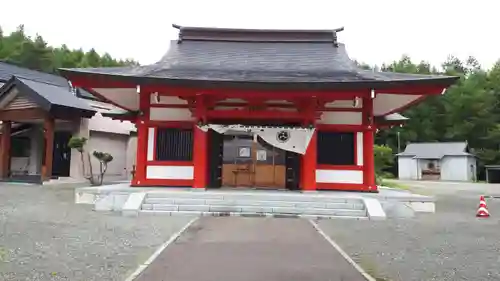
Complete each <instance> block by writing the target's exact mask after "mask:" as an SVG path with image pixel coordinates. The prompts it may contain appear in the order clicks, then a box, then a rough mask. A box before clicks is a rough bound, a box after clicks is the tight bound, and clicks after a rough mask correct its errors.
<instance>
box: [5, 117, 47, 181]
mask: <svg viewBox="0 0 500 281" xmlns="http://www.w3.org/2000/svg"><path fill="white" fill-rule="evenodd" d="M16 136H20V137H21V136H24V137H29V138H30V140H31V144H30V156H29V157H11V158H10V170H11V171H12V173H14V174H29V175H40V174H41V171H42V153H43V151H42V149H43V133H42V129H41V127H40V125H34V128H33V129H30V130H29V131H26V132H24V133H21V134H18V135H16Z"/></svg>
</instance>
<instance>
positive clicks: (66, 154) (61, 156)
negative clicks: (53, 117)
mask: <svg viewBox="0 0 500 281" xmlns="http://www.w3.org/2000/svg"><path fill="white" fill-rule="evenodd" d="M70 138H71V132H55V133H54V150H53V154H52V155H53V158H52V159H53V160H52V161H53V162H52V176H53V177H69V168H70V162H71V149H70V148H69V146H68V142H69V139H70Z"/></svg>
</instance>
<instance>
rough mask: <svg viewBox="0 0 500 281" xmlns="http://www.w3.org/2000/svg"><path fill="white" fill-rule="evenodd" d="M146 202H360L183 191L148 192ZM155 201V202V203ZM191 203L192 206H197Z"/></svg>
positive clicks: (281, 194)
mask: <svg viewBox="0 0 500 281" xmlns="http://www.w3.org/2000/svg"><path fill="white" fill-rule="evenodd" d="M146 199H147V200H153V201H151V202H161V200H162V199H163V200H165V203H166V202H168V201H169V200H180V199H185V200H198V201H197V203H200V202H202V200H223V201H240V200H244V201H259V202H260V201H280V202H314V203H323V202H327V203H359V202H362V200H361V198H359V197H355V196H353V197H346V196H343V197H336V196H334V195H331V196H330V195H325V194H324V193H322V194H317V193H311V194H307V193H298V192H297V193H292V192H279V191H278V192H272V191H269V192H259V191H255V192H238V191H234V192H223V191H220V192H218V191H210V192H204V191H183V192H148V194H147V197H146ZM155 200H156V201H155ZM197 203H195V201H192V204H197Z"/></svg>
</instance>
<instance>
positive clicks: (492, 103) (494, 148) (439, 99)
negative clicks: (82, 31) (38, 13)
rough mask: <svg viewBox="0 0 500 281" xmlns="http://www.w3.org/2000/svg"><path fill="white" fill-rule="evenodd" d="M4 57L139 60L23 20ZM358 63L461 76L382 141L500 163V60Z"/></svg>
mask: <svg viewBox="0 0 500 281" xmlns="http://www.w3.org/2000/svg"><path fill="white" fill-rule="evenodd" d="M0 60H3V61H7V62H11V63H14V64H17V65H19V66H23V67H27V68H30V69H35V70H40V71H44V72H49V73H56V74H57V69H58V68H73V67H109V66H124V65H138V63H137V62H136V61H134V60H132V59H127V60H119V59H115V58H113V57H112V56H111V55H110V54H108V53H105V54H102V55H100V54H98V53H97V52H96V51H95V50H94V49H90V50H89V51H83V50H82V49H72V50H70V49H69V48H68V47H67V46H65V45H62V46H60V47H52V46H49V45H48V44H47V42H45V41H44V39H43V38H42V36H40V35H37V36H35V37H34V38H32V37H30V36H27V35H26V34H25V32H24V27H23V26H22V25H21V26H19V27H18V28H17V30H16V31H14V32H12V33H10V34H8V35H4V34H3V32H2V30H1V28H0ZM358 65H359V66H360V67H363V68H365V69H375V70H381V71H393V72H403V73H415V74H446V75H456V76H459V77H460V80H459V81H458V82H457V83H456V84H455V85H453V86H452V87H450V88H449V89H448V91H447V92H446V94H445V95H439V96H431V97H429V98H427V99H426V100H425V101H423V102H422V103H420V104H418V105H416V106H413V107H411V108H410V109H408V110H406V111H404V112H402V114H403V115H405V116H406V117H408V118H410V119H409V120H408V121H407V123H406V125H404V126H403V127H394V128H391V129H385V130H381V131H379V132H378V133H377V135H376V143H377V144H378V145H386V146H387V147H390V148H391V149H392V151H394V152H397V151H398V135H399V144H400V148H401V150H402V149H404V147H405V145H406V144H407V143H409V142H437V141H467V142H468V143H469V145H470V147H471V149H472V151H473V153H475V154H476V155H477V156H478V158H479V166H480V169H479V171H480V172H481V171H482V169H481V167H482V166H483V165H485V164H500V145H499V140H500V108H499V107H498V105H499V103H500V62H498V63H496V64H495V65H494V66H493V67H492V68H491V69H488V70H487V69H484V68H482V67H481V66H480V64H479V62H478V61H477V60H476V59H475V58H474V57H468V58H466V59H464V60H461V59H459V58H456V57H453V56H450V57H448V58H447V59H446V60H445V61H444V63H443V64H442V65H440V66H439V67H436V66H432V65H430V64H429V63H428V62H425V61H421V62H414V61H412V60H411V58H410V57H409V56H403V57H401V58H400V59H399V60H397V61H394V62H393V63H391V64H383V65H381V66H370V65H367V64H364V63H358ZM480 175H481V174H480Z"/></svg>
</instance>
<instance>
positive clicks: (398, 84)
mask: <svg viewBox="0 0 500 281" xmlns="http://www.w3.org/2000/svg"><path fill="white" fill-rule="evenodd" d="M59 70H60V72H61V75H63V76H64V77H65V78H67V79H68V80H70V81H71V80H74V79H75V78H77V77H87V78H88V79H91V80H94V81H98V82H99V86H92V85H84V86H85V87H92V88H99V87H103V85H105V84H107V83H109V84H112V83H116V82H125V83H130V84H131V85H132V84H133V85H139V84H153V85H172V86H192V85H193V83H196V85H198V87H206V88H210V87H221V88H240V87H247V88H252V89H261V90H262V89H265V88H272V89H276V90H292V89H295V90H320V91H321V90H358V89H359V90H361V89H376V90H381V91H383V90H384V89H385V90H388V89H393V88H403V87H412V86H419V85H420V86H424V85H429V84H431V85H433V86H435V87H437V88H443V89H445V88H448V87H449V86H451V85H452V84H453V83H454V82H455V81H456V80H457V78H458V77H454V76H443V77H438V78H434V77H433V78H429V79H413V80H392V81H376V80H365V81H347V82H338V81H318V82H310V81H291V82H290V81H287V82H273V81H233V80H202V79H172V78H163V77H145V76H132V75H118V74H112V73H100V72H88V71H82V70H81V69H70V68H61V69H59ZM96 85H97V84H96ZM79 86H80V85H79ZM401 94H404V92H402V93H401ZM422 94H423V95H424V94H426V93H422Z"/></svg>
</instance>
